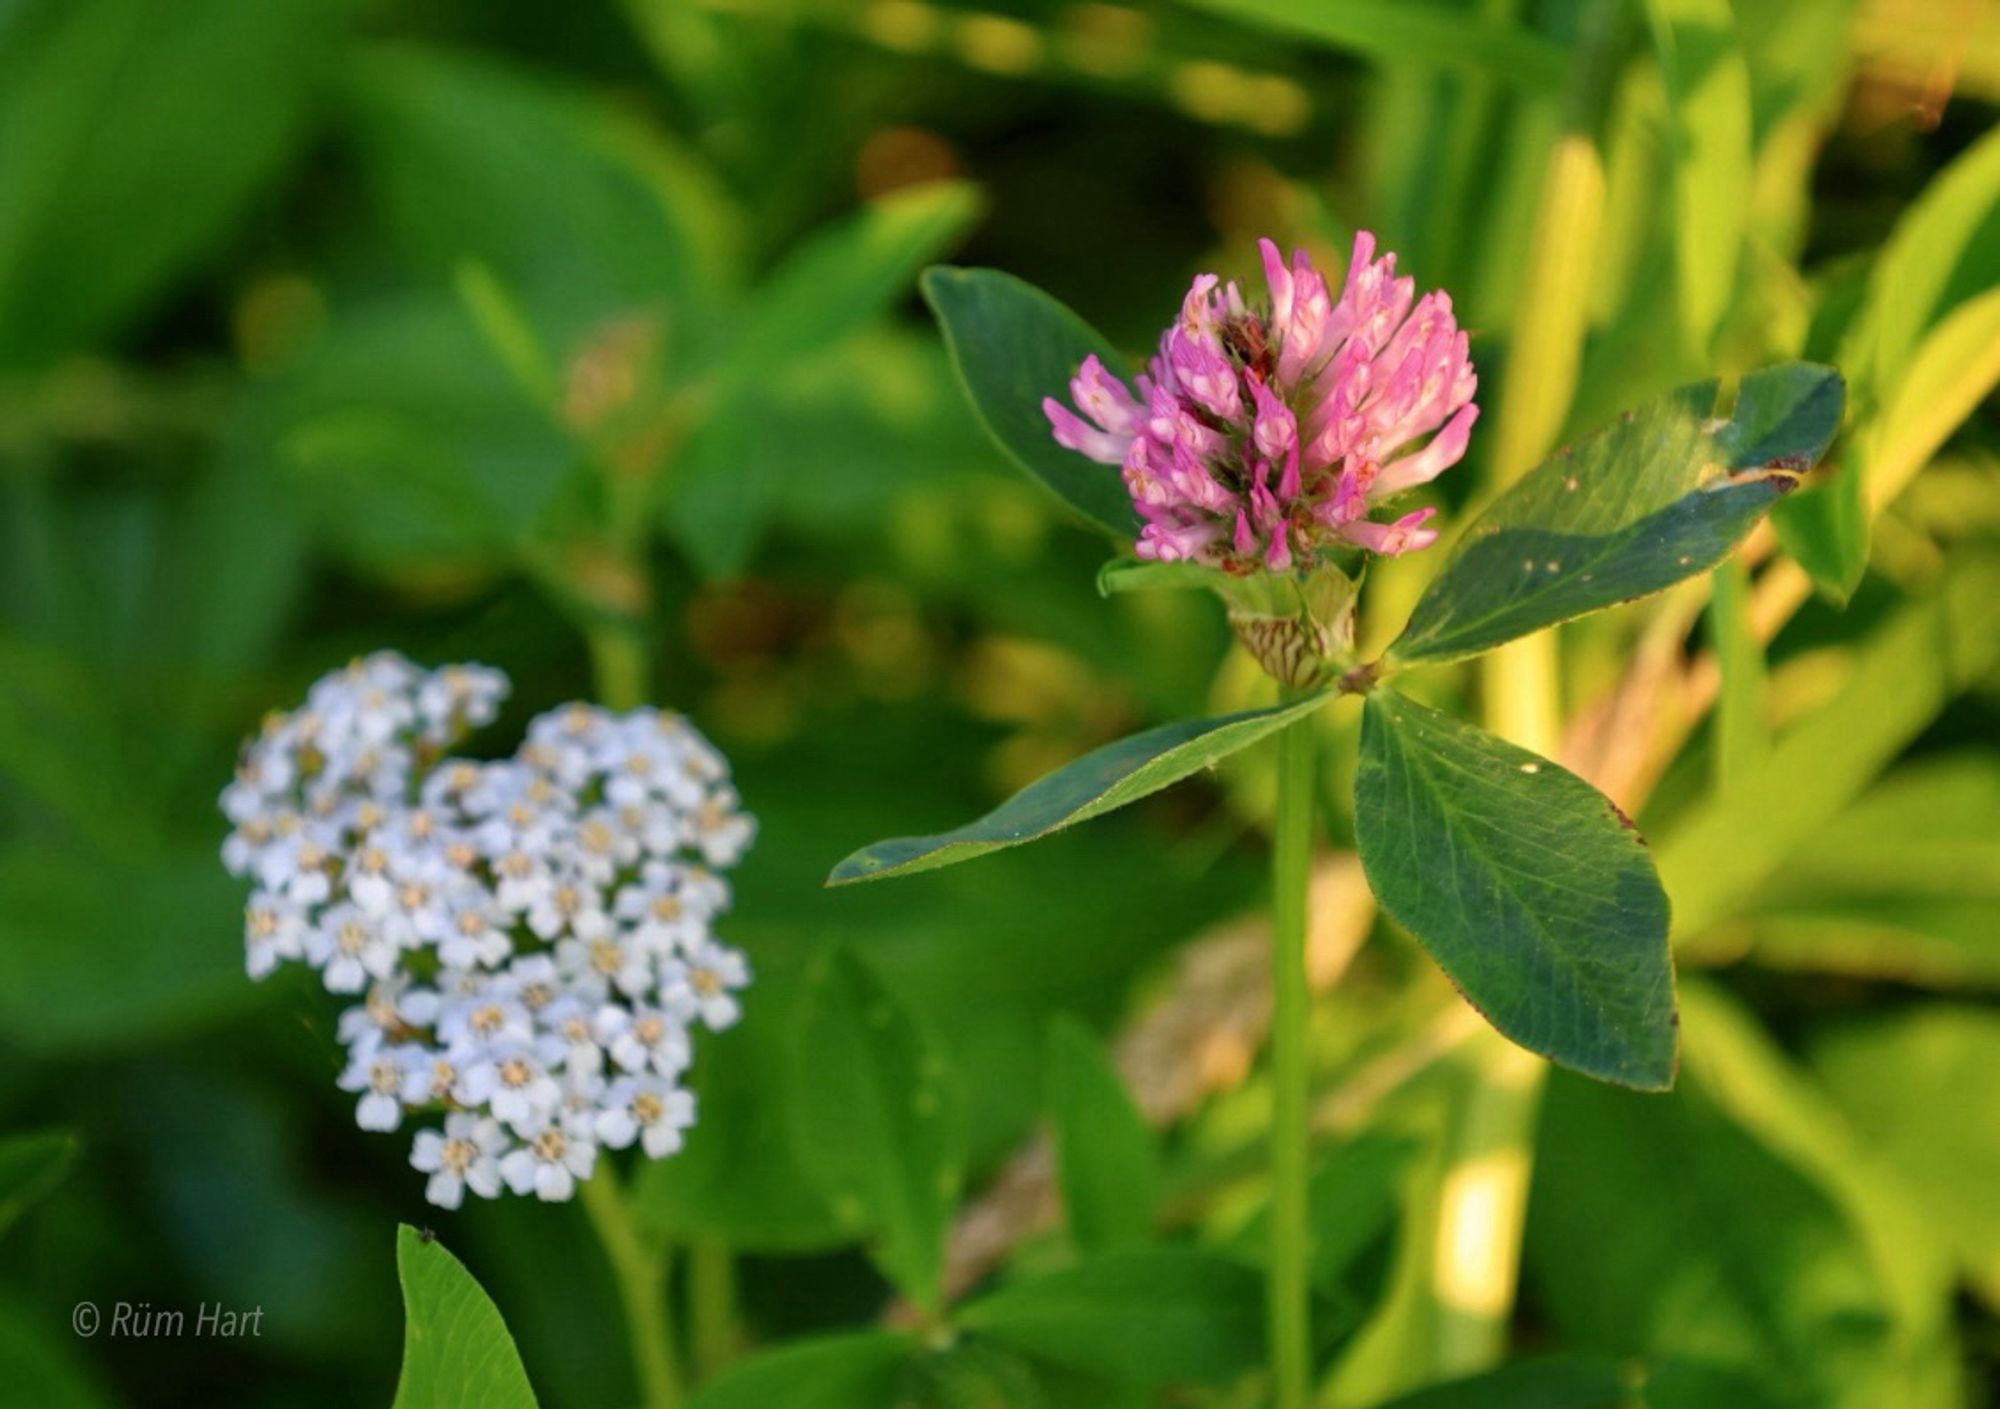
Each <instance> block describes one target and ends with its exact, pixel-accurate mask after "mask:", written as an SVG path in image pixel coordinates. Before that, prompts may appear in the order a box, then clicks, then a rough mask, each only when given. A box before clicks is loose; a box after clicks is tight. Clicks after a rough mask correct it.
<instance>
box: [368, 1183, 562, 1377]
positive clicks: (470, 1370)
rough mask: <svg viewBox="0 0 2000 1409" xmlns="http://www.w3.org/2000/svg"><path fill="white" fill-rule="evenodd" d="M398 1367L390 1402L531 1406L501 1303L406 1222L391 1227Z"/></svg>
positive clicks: (439, 1244) (446, 1253)
mask: <svg viewBox="0 0 2000 1409" xmlns="http://www.w3.org/2000/svg"><path fill="white" fill-rule="evenodd" d="M396 1275H397V1277H398V1279H399V1280H401V1282H402V1284H403V1318H404V1319H403V1373H402V1376H401V1377H400V1378H399V1379H398V1380H397V1382H396V1402H395V1405H394V1409H535V1391H534V1390H533V1389H532V1388H531V1387H530V1386H529V1384H528V1372H527V1370H526V1369H524V1368H523V1367H522V1365H521V1352H520V1351H519V1350H517V1349H515V1347H514V1337H513V1336H512V1335H511V1334H509V1333H508V1330H507V1323H506V1322H505V1321H503V1320H501V1319H500V1309H499V1308H498V1307H497V1306H495V1305H494V1304H493V1299H492V1298H491V1297H489V1296H487V1295H486V1292H485V1289H484V1288H482V1287H481V1286H480V1285H479V1283H478V1282H476V1281H474V1280H473V1277H472V1274H471V1273H470V1272H468V1271H466V1270H465V1264H464V1263H462V1262H460V1261H459V1260H458V1259H457V1258H455V1257H453V1256H452V1255H451V1254H450V1253H449V1252H447V1251H445V1248H444V1245H443V1244H441V1243H439V1242H437V1241H436V1240H435V1239H431V1238H426V1237H425V1236H424V1235H423V1234H421V1233H419V1232H418V1231H417V1230H416V1229H414V1228H412V1227H410V1226H409V1225H408V1224H407V1223H406V1224H404V1225H403V1226H402V1227H400V1228H398V1229H397V1230H396Z"/></svg>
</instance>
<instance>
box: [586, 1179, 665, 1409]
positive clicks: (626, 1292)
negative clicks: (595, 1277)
mask: <svg viewBox="0 0 2000 1409" xmlns="http://www.w3.org/2000/svg"><path fill="white" fill-rule="evenodd" d="M582 1190H583V1207H584V1211H585V1212H586V1213H588V1214H589V1215H590V1221H591V1223H592V1224H593V1225H595V1227H596V1229H597V1238H598V1241H599V1242H600V1243H602V1244H603V1245H604V1256H605V1257H606V1259H607V1260H609V1262H610V1263H611V1276H612V1279H613V1280H614V1281H615V1282H616V1283H617V1284H618V1300H619V1303H620V1304H621V1305H622V1307H623V1308H624V1312H625V1331H626V1334H627V1336H628V1337H629V1338H630V1339H631V1342H632V1368H633V1370H634V1372H635V1373H636V1374H637V1375H638V1377H639V1395H640V1399H639V1402H640V1404H641V1405H643V1406H644V1409H678V1407H679V1405H680V1402H681V1372H680V1367H679V1365H678V1364H677V1363H676V1362H675V1354H674V1343H673V1333H672V1328H671V1323H670V1321H669V1320H668V1317H667V1270H668V1269H667V1261H668V1258H667V1250H666V1248H665V1247H664V1246H662V1245H661V1244H660V1243H659V1242H658V1241H656V1240H654V1239H651V1238H648V1237H647V1236H646V1235H645V1233H644V1232H643V1231H642V1230H641V1229H640V1227H639V1225H638V1222H637V1220H635V1219H634V1218H633V1217H632V1209H631V1206H630V1205H629V1204H627V1203H626V1202H625V1194H624V1191H623V1190H622V1189H620V1187H619V1185H618V1175H617V1172H616V1171H614V1170H613V1169H612V1168H611V1165H610V1163H609V1162H608V1161H606V1160H602V1159H600V1160H599V1161H598V1164H597V1170H596V1172H595V1173H593V1174H592V1175H591V1176H590V1178H588V1179H586V1180H584V1181H583V1184H582Z"/></svg>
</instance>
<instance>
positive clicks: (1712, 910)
mask: <svg viewBox="0 0 2000 1409" xmlns="http://www.w3.org/2000/svg"><path fill="white" fill-rule="evenodd" d="M1996 659H2000V573H1996V571H1995V569H1994V567H1993V565H1992V564H1991V563H1986V562H1978V561H1974V562H1970V563H1967V564H1966V565H1964V566H1963V567H1962V568H1960V569H1959V570H1958V571H1957V572H1955V573H1953V574H1952V575H1951V576H1950V577H1949V578H1947V579H1946V581H1945V582H1944V583H1943V584H1942V586H1941V588H1940V589H1939V590H1938V591H1937V592H1936V593H1935V594H1934V595H1932V596H1931V597H1929V598H1927V599H1924V600H1921V601H1918V602H1915V603H1912V604H1911V605H1909V606H1907V607H1905V608H1903V609H1902V610H1901V611H1900V612H1898V613H1897V614H1896V615H1894V616H1893V617H1891V618H1890V619H1889V620H1888V621H1887V622H1886V623H1884V624H1883V625H1882V626H1881V627H1879V628H1877V629H1876V631H1875V632H1874V633H1873V635H1871V636H1870V637H1869V638H1868V639H1867V641H1866V642H1865V644H1863V645H1862V646H1861V647H1860V649H1859V650H1858V651H1857V652H1856V654H1855V659H1854V662H1853V665H1852V667H1851V669H1850V671H1849V674H1848V676H1847V681H1846V685H1845V687H1844V688H1843V689H1842V690H1841V692H1840V693H1839V694H1838V695H1836V696H1835V697H1834V698H1833V699H1831V700H1829V701H1828V702H1827V703H1826V704H1825V705H1822V706H1821V707H1820V708H1819V709H1818V710H1816V711H1814V712H1813V713H1812V714H1810V715H1808V716H1807V717H1806V718H1804V719H1802V720H1800V721H1799V722H1798V723H1796V724H1794V725H1793V726H1792V727H1791V728H1790V729H1789V730H1788V731H1786V732H1785V733H1784V734H1783V735H1781V736H1780V737H1779V738H1778V740H1777V742H1776V743H1775V744H1774V745H1773V746H1772V748H1771V751H1770V753H1769V754H1767V755H1766V756H1765V758H1764V759H1763V760H1762V761H1761V762H1760V763H1759V764H1758V765H1757V766H1756V767H1755V768H1753V769H1752V770H1750V772H1749V773H1748V774H1747V775H1746V776H1745V777H1744V778H1743V779H1742V780H1741V781H1740V783H1739V784H1738V786H1737V787H1736V788H1735V789H1734V790H1732V791H1731V792H1730V793H1729V794H1728V795H1727V796H1723V797H1715V798H1710V799H1708V800H1706V801H1704V802H1703V803H1702V804H1701V805H1700V806H1699V807H1698V808H1696V809H1695V810H1694V811H1693V812H1692V813H1690V814H1689V815H1687V816H1686V817H1685V818H1683V819H1681V820H1680V821H1679V822H1678V823H1677V824H1676V825H1675V827H1674V829H1673V830H1672V832H1671V833H1669V834H1668V835H1667V836H1666V837H1665V838H1664V840H1663V841H1662V842H1661V845H1660V852H1659V858H1660V875H1661V877H1662V878H1663V879H1664V880H1665V882H1666V886H1667V893H1668V894H1670V895H1671V896H1673V898H1674V922H1675V927H1676V932H1677V934H1680V935H1685V936H1688V937H1690V938H1692V937H1694V936H1697V935H1699V934H1700V933H1701V931H1702V930H1703V928H1704V927H1706V926H1708V925H1711V924H1714V923H1715V922H1716V921H1718V920H1721V919H1724V918H1726V917H1728V916H1729V915H1731V914H1732V913H1734V912H1735V910H1736V908H1737V907H1738V906H1740V905H1742V904H1744V903H1745V902H1746V901H1748V900H1749V899H1751V898H1752V897H1754V895H1755V894H1756V890H1757V886H1758V884H1759V883H1760V882H1761V881H1762V880H1763V879H1764V878H1765V877H1766V876H1768V875H1770V874H1771V872H1772V871H1774V870H1775V869H1776V868H1777V866H1778V865H1779V863H1780V862H1782V861H1784V860H1785V858H1786V857H1788V856H1790V855H1792V854H1793V853H1795V852H1796V851H1797V850H1798V849H1799V848H1800V847H1801V846H1803V845H1804V844H1805V843H1806V842H1807V841H1809V840H1810V839H1811V837H1812V835H1813V833H1814V832H1816V831H1817V830H1819V829H1820V828H1821V827H1824V826H1825V825H1827V823H1828V822H1830V821H1831V820H1832V819H1833V818H1834V817H1835V816H1836V815H1838V813H1839V811H1840V809H1841V808H1843V807H1845V806H1846V805H1847V804H1848V803H1849V802H1851V801H1852V800H1853V799H1854V798H1855V797H1857V796H1858V795H1859V794H1860V793H1861V791H1862V790H1863V789H1864V788H1865V787H1866V786H1867V785H1868V784H1869V783H1870V782H1871V781H1872V780H1873V779H1874V778H1875V777H1876V775H1877V774H1879V773H1880V772H1881V771H1882V770H1883V769H1884V768H1885V767H1886V766H1887V765H1888V764H1889V762H1890V761H1891V760H1892V759H1894V758H1895V757H1896V755H1897V754H1899V753H1900V752H1902V750H1903V749H1904V748H1905V747H1906V746H1907V745H1908V744H1909V742H1910V740H1911V739H1913V738H1915V737H1916V735H1917V734H1918V733H1919V732H1920V731H1921V730H1922V729H1923V728H1924V727H1925V726H1926V725H1927V724H1929V723H1930V721H1931V720H1932V719H1933V718H1935V717H1936V715H1937V713H1938V711H1939V710H1941V709H1942V708H1943V707H1944V706H1945V704H1946V703H1947V702H1948V701H1949V700H1951V699H1952V698H1954V697H1955V696H1956V695H1957V694H1958V693H1959V691H1961V690H1963V689H1964V688H1965V687H1966V686H1967V685H1968V684H1969V683H1970V682H1972V681H1974V680H1977V679H1979V678H1980V677H1981V676H1982V675H1983V674H1984V672H1986V671H1987V670H1990V669H1991V668H1992V665H1993V662H1994V661H1995V660H1996Z"/></svg>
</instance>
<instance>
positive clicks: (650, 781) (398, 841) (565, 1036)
mask: <svg viewBox="0 0 2000 1409" xmlns="http://www.w3.org/2000/svg"><path fill="white" fill-rule="evenodd" d="M506 692H507V679H506V677H505V676H504V675H502V674H501V673H500V672H498V671H496V670H491V669H488V668H485V667H482V666H473V665H453V666H445V667H443V668H442V669H439V670H435V671H431V670H425V669H423V668H421V667H419V666H416V665H413V664H411V663H410V662H409V661H407V660H404V659H403V658H402V657H400V656H397V655H394V654H389V653H383V654H379V655H374V656H370V657H368V658H367V659H365V660H361V661H356V662H355V663H354V664H353V665H351V666H349V667H348V668H347V669H345V670H342V671H338V672H335V673H334V674H332V675H329V676H326V677H325V678H324V679H322V680H320V681H319V682H317V683H316V684H315V685H314V686H313V688H312V691H311V693H310V694H309V695H308V696H307V699H306V703H305V706H304V707H303V708H301V709H299V710H297V711H294V712H293V713H290V714H279V715H274V716H272V717H271V718H270V719H269V720H268V721H267V722H266V723H265V726H264V728H263V730H262V732H261V733H260V734H259V735H258V737H257V738H256V739H254V740H252V741H251V742H250V744H249V745H248V747H247V748H246V749H245V751H244V757H243V762H242V765H241V767H240V768H239V769H238V772H237V776H236V780H235V782H233V783H231V784H230V786H229V787H228V788H227V789H225V790H224V792H223V795H222V810H223V812H224V813H225V814H226V815H227V816H228V818H229V821H230V822H231V824H232V826H233V828H234V830H232V831H231V833H230V835H229V838H228V840H227V841H226V842H224V844H223V849H222V856H223V862H224V864H225V865H226V866H227V867H228V868H229V870H230V872H231V873H232V874H234V875H238V876H244V877H248V878H249V879H250V880H251V881H252V883H253V885H254V890H253V892H252V894H251V897H250V903H249V906H248V908H247V910H246V912H245V924H244V931H245V946H246V947H245V962H246V966H247V967H248V969H249V972H250V976H251V977H252V978H255V979H261V978H263V977H264V976H265V975H266V974H268V973H270V972H271V971H272V970H273V969H274V968H276V967H277V965H278V964H280V963H282V962H284V961H286V960H302V961H304V962H305V963H307V964H310V965H311V966H312V967H313V968H314V969H315V970H317V971H318V972H319V975H320V977H321V980H322V981H323V982H324V983H325V985H326V987H327V988H328V990H329V991H331V992H334V993H339V994H354V995H358V996H359V997H360V1000H361V1001H359V1002H358V1003H357V1004H355V1006H353V1007H351V1008H349V1009H348V1010H347V1011H346V1012H344V1013H343V1014H342V1015H341V1017H340V1023H339V1028H338V1032H339V1037H340V1041H341V1042H342V1044H343V1045H344V1046H345V1047H346V1049H347V1066H346V1069H345V1070H344V1071H343V1072H342V1073H341V1076H340V1079H339V1084H340V1086H341V1089H343V1090H346V1091H351V1092H353V1093H355V1095H356V1096H357V1097H358V1098H359V1101H358V1104H357V1106H356V1111H355V1116H356V1119H357V1120H358V1121H359V1123H360V1125H361V1127H362V1128H363V1129H364V1130H395V1129H397V1128H399V1127H400V1126H401V1125H402V1123H403V1120H404V1119H405V1117H407V1116H412V1115H426V1114H432V1113H442V1114H443V1123H442V1128H441V1129H437V1128H425V1129H422V1130H420V1131H418V1132H417V1136H416V1143H415V1147H414V1148H413V1150H412V1151H411V1155H410V1163H411V1164H412V1165H414V1166H415V1167H416V1168H417V1169H419V1170H421V1171H423V1172H424V1173H426V1174H428V1175H430V1182H429V1185H428V1187H427V1189H426V1194H427V1196H428V1197H429V1199H430V1200H431V1202H433V1203H436V1204H440V1205H442V1206H444V1207H446V1208H456V1207H458V1205H459V1204H460V1203H461V1202H462V1201H463V1200H464V1197H465V1191H466V1190H467V1189H470V1190H471V1191H472V1192H473V1193H475V1194H478V1195H480V1196H481V1197H484V1198H492V1197H494V1196H496V1195H497V1194H499V1193H500V1191H501V1189H502V1188H503V1187H505V1188H509V1189H512V1190H513V1191H514V1192H515V1193H517V1194H527V1193H530V1192H532V1193H534V1194H535V1195H536V1196H537V1197H539V1198H543V1199H566V1198H568V1197H569V1196H570V1195H571V1193H572V1192H574V1190H575V1186H576V1181H577V1180H578V1179H584V1178H588V1177H589V1175H590V1172H591V1169H592V1167H593V1166H594V1164H595V1162H596V1159H597V1154H598V1151H599V1150H600V1149H624V1148H626V1147H628V1146H632V1145H638V1146H639V1147H640V1148H642V1149H643V1150H644V1151H645V1152H646V1154H647V1155H648V1156H649V1157H651V1158H654V1159H659V1158H663V1157H664V1156H667V1155H670V1154H672V1153H674V1151H676V1150H678V1149H679V1148H680V1146H681V1143H682V1139H683V1132H684V1131H686V1130H687V1128H688V1127H689V1126H691V1125H692V1124H693V1123H694V1118H695V1104H694V1096H693V1095H692V1093H690V1092H689V1091H688V1090H687V1089H686V1088H685V1087H684V1086H683V1085H682V1084H681V1079H682V1077H683V1075H684V1074H685V1072H686V1070H687V1068H688V1065H689V1062H690V1061H691V1059H692V1056H693V1047H692V1042H691V1034H692V1030H693V1029H694V1028H695V1027H697V1026H700V1027H706V1028H709V1029H711V1030H720V1029H722V1028H726V1027H728V1026H730V1025H731V1024H732V1023H734V1022H735V1021H736V1019H737V1017H738V1016H739V1013H740V1009H739V1007H738V1001H737V996H736V995H737V993H738V991H739V990H741V989H742V988H743V987H744V986H745V985H747V984H748V983H749V981H750V971H749V966H748V964H747V963H746V962H745V960H744V958H743V956H742V955H741V954H740V953H738V952H737V951H735V950H733V949H730V948H727V947H726V946H724V945H722V944H720V943H718V942H717V941H716V939H715V937H714V934H713V932H712V926H713V923H714V921H715V919H716V917H717V916H718V915H720V914H721V913H722V912H723V911H724V910H726V909H727V908H728V905H729V898H730V895H729V887H728V885H727V883H726V882H725V881H723V880H722V878H721V877H720V876H719V875H718V874H717V871H718V869H720V868H724V867H728V866H731V865H734V864H735V862H736V861H737V859H738V858H739V857H740V856H741V855H742V854H743V852H744V850H745V849H746V848H747V847H748V846H749V844H750V841H751V838H752V836H753V835H754V832H755V823H754V822H753V821H752V819H751V818H750V817H749V816H747V815H746V814H745V813H744V812H742V811H741V809H740V806H739V799H738V798H737V796H736V792H735V790H734V789H733V788H732V787H731V786H730V784H729V775H728V765H727V763H726V762H725V760H724V759H723V758H722V756H721V754H719V753H718V752H717V751H716V750H715V749H714V748H713V747H712V746H711V745H710V744H709V743H708V741H707V740H706V739H704V738H702V737H701V735H700V734H698V733H696V732H695V730H694V729H693V728H691V727H690V726H689V725H688V724H687V723H686V721H684V720H682V719H681V718H679V717H678V716H676V715H672V714H663V713H661V712H659V711H658V710H653V709H640V710H634V711H631V712H630V713H626V714H612V713H610V712H608V711H605V710H602V709H598V708H595V707H593V706H589V705H582V704H573V705H568V706H565V707H564V708H562V709H558V710H555V711H553V712H551V713H548V714H544V715H542V716H540V717H539V718H537V719H536V720H534V722H533V723H532V724H530V725H529V727H528V739H527V742H526V743H525V744H523V745H522V746H521V748H520V750H519V751H518V752H517V753H516V754H515V755H514V756H513V757H512V758H509V759H504V760H500V761H497V762H481V761H474V760H468V759H458V758H451V757H448V756H447V750H448V749H450V748H451V746H452V745H453V744H455V743H456V742H457V741H458V740H459V739H461V738H463V737H464V736H465V735H466V734H467V733H469V732H470V731H471V730H473V729H476V728H479V727H481V726H483V725H485V724H488V723H491V722H492V720H493V718H494V715H495V714H496V713H497V711H498V708H499V703H500V700H501V699H502V698H503V697H504V696H505V694H506Z"/></svg>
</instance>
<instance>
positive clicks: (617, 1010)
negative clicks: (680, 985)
mask: <svg viewBox="0 0 2000 1409" xmlns="http://www.w3.org/2000/svg"><path fill="white" fill-rule="evenodd" d="M597 1038H598V1041H599V1042H601V1043H603V1044H604V1046H605V1047H606V1048H607V1049H608V1050H609V1051H610V1053H611V1060H612V1061H614V1062H616V1063H617V1064H618V1065H619V1066H620V1067H622V1068H624V1069H625V1070H626V1071H629V1072H643V1071H657V1072H659V1073H660V1074H661V1075H662V1076H678V1075H680V1074H681V1073H682V1072H684V1071H686V1070H687V1069H688V1064H689V1062H691V1061H693V1059H694V1049H693V1047H692V1046H691V1045H690V1044H689V1042H688V1034H687V1026H686V1024H685V1023H684V1022H682V1021H681V1020H680V1019H678V1018H676V1017H675V1016H673V1015H672V1014H670V1013H667V1012H665V1011H663V1010H661V1009H659V1008H649V1007H633V1008H627V1007H624V1006H622V1005H618V1004H606V1005H605V1006H604V1007H602V1008H600V1009H598V1011H597Z"/></svg>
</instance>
